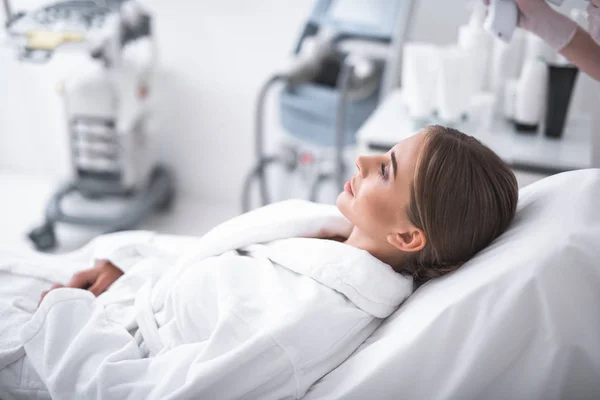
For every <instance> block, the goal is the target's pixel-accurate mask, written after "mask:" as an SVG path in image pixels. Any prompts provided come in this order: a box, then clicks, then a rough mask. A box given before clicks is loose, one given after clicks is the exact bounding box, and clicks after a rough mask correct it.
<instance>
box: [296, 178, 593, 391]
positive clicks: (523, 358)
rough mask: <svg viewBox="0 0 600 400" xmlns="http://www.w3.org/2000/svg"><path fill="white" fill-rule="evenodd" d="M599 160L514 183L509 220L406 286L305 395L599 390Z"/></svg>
mask: <svg viewBox="0 0 600 400" xmlns="http://www.w3.org/2000/svg"><path fill="white" fill-rule="evenodd" d="M599 260H600V170H599V169H594V170H584V171H576V172H568V173H563V174H559V175H555V176H552V177H549V178H546V179H544V180H542V181H539V182H537V183H535V184H532V185H530V186H528V187H526V188H524V189H522V190H521V191H520V200H519V207H518V211H517V215H516V217H515V220H514V222H513V223H512V225H511V226H510V227H509V229H508V230H507V231H506V232H505V233H504V234H503V235H502V236H501V237H499V238H498V239H497V240H496V241H495V242H493V243H492V244H491V245H490V246H489V247H488V248H486V249H485V250H484V251H482V252H481V253H479V254H478V255H477V256H476V257H474V258H473V259H472V260H471V261H469V262H468V263H466V264H465V265H464V266H463V267H462V268H461V269H460V270H458V271H456V272H454V273H452V274H450V275H448V276H446V277H443V278H440V279H437V280H435V281H431V282H429V283H427V284H426V285H424V286H423V287H421V288H420V289H419V290H417V291H416V292H415V293H414V294H413V296H411V297H410V298H409V299H408V300H407V301H406V302H405V303H404V304H403V305H402V306H401V307H400V309H399V310H398V311H396V313H394V314H393V315H392V316H391V317H389V318H388V319H387V320H386V321H385V322H384V323H383V324H382V326H381V327H380V328H379V329H378V330H377V331H376V332H375V333H374V334H373V336H372V337H371V338H369V339H368V340H367V342H365V343H364V344H363V346H361V347H360V349H359V350H357V351H356V352H355V354H354V355H352V356H351V357H350V358H349V359H348V360H346V361H345V362H344V363H343V364H342V365H340V366H339V367H338V368H337V369H336V370H334V371H333V372H331V373H330V374H329V375H327V376H326V377H325V378H323V379H322V380H321V381H320V382H318V383H317V384H316V385H315V386H313V387H312V388H311V390H310V392H309V393H308V394H307V396H306V398H307V399H338V398H343V399H392V398H393V399H461V400H465V399H543V400H551V399H562V398H568V399H578V398H581V399H591V398H596V399H598V398H600V261H599Z"/></svg>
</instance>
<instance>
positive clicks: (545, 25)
mask: <svg viewBox="0 0 600 400" xmlns="http://www.w3.org/2000/svg"><path fill="white" fill-rule="evenodd" d="M596 1H598V0H596ZM516 2H517V5H518V6H519V26H520V27H521V28H523V29H525V30H527V31H529V32H531V33H534V34H536V35H537V36H539V37H540V38H542V39H543V40H544V41H545V42H546V43H548V44H549V45H550V47H552V48H553V49H554V50H556V51H557V52H560V51H561V50H562V49H564V48H565V47H566V46H567V45H568V44H569V42H570V41H571V39H573V36H575V32H576V31H577V23H576V22H575V21H573V20H572V19H570V18H569V17H567V16H565V15H563V14H561V13H559V12H558V11H556V10H554V9H553V8H552V7H550V5H548V3H546V2H545V1H544V0H516Z"/></svg>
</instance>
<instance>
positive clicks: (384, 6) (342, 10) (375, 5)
mask: <svg viewBox="0 0 600 400" xmlns="http://www.w3.org/2000/svg"><path fill="white" fill-rule="evenodd" d="M393 5H394V0H333V2H332V4H331V8H330V18H331V19H333V20H336V21H344V22H346V23H354V24H357V25H369V26H378V25H381V24H382V23H383V22H384V21H387V19H388V18H390V17H391V16H390V15H389V12H390V8H391V7H393Z"/></svg>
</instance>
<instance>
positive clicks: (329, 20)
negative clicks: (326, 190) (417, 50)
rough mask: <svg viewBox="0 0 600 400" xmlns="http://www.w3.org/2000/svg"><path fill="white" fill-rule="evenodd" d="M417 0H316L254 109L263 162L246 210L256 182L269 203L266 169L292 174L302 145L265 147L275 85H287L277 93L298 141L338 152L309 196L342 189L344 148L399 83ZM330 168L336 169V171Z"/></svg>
mask: <svg viewBox="0 0 600 400" xmlns="http://www.w3.org/2000/svg"><path fill="white" fill-rule="evenodd" d="M411 7H412V1H410V0H317V1H316V2H315V4H314V7H313V9H312V12H311V13H310V16H309V18H308V20H307V22H306V24H305V25H304V27H303V30H302V33H301V35H300V37H299V39H298V41H297V43H296V45H295V49H294V57H293V59H292V60H291V63H290V65H289V66H288V67H287V68H284V69H283V70H281V71H278V72H277V73H275V74H274V75H273V76H272V77H271V78H270V79H269V80H268V81H267V82H266V84H265V85H264V86H263V88H262V89H261V91H260V93H259V96H258V105H257V110H256V127H255V135H256V137H255V139H256V156H257V159H258V161H257V165H256V166H255V167H254V168H253V169H252V170H251V171H250V174H249V175H248V177H247V179H246V183H245V185H244V189H243V194H242V209H243V211H248V210H249V209H250V191H251V188H252V186H253V183H255V182H258V184H259V189H260V197H261V201H262V205H265V204H268V203H269V202H270V193H269V189H268V187H267V186H268V185H267V178H266V170H267V168H268V167H269V166H273V165H276V164H279V165H283V166H284V168H285V169H286V170H287V171H289V172H294V171H295V170H297V169H298V167H299V164H300V156H301V155H300V153H301V150H300V149H299V148H297V147H295V146H294V145H291V146H286V148H285V149H283V148H282V149H279V154H276V155H271V156H267V155H265V151H264V148H263V135H264V132H263V121H262V119H263V117H264V115H263V114H264V104H263V103H264V101H265V98H266V95H267V94H268V91H269V89H270V88H271V86H272V85H273V84H275V83H277V82H283V83H284V88H283V90H282V91H281V93H280V96H279V111H280V114H281V122H282V124H283V127H284V128H285V130H286V132H287V133H288V134H289V135H290V136H291V137H292V138H294V139H296V142H298V141H300V142H303V143H306V144H307V145H308V146H310V147H313V148H315V147H317V148H323V149H327V148H330V149H332V150H334V153H335V156H334V158H335V160H332V163H331V164H333V165H334V168H333V171H331V170H329V171H327V170H320V171H318V172H317V174H316V175H315V177H314V180H313V182H312V187H311V190H310V193H311V194H310V200H313V201H315V200H316V197H317V193H318V191H319V188H320V185H321V184H322V183H323V182H325V181H327V180H333V181H334V182H335V184H336V186H337V187H339V190H340V191H341V190H343V186H344V174H345V172H346V171H345V164H344V162H343V152H344V148H345V147H346V146H352V145H354V144H355V143H356V132H357V131H358V129H359V127H360V126H361V125H362V124H363V123H364V122H365V120H366V119H367V118H368V117H369V116H370V115H371V113H372V112H373V111H374V110H375V108H376V107H377V105H378V104H379V99H380V98H381V97H382V96H384V95H385V94H387V92H388V91H389V90H391V89H392V88H393V87H395V86H396V85H397V80H398V78H399V76H400V71H399V68H400V65H401V61H400V57H401V53H402V45H403V43H404V36H405V33H406V27H407V25H408V19H409V16H410V12H411ZM330 169H331V168H330Z"/></svg>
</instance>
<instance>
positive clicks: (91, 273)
mask: <svg viewBox="0 0 600 400" xmlns="http://www.w3.org/2000/svg"><path fill="white" fill-rule="evenodd" d="M121 275H123V271H121V270H120V269H119V268H118V267H117V266H115V265H114V264H113V263H111V262H110V261H108V260H97V261H96V263H95V265H94V267H93V268H90V269H86V270H83V271H81V272H77V273H76V274H75V275H73V277H72V278H71V281H70V282H69V284H68V285H66V286H65V285H61V284H55V285H52V287H51V288H50V289H49V290H46V291H45V292H43V293H42V296H41V298H40V303H41V302H42V300H43V299H44V297H46V295H47V294H48V293H49V292H50V291H52V290H54V289H58V288H61V287H70V288H77V289H85V290H89V291H90V292H92V293H93V294H94V296H99V295H100V294H101V293H104V292H105V291H106V289H108V288H109V287H110V285H112V284H113V283H114V282H115V281H116V280H117V279H119V277H120V276H121ZM38 305H39V304H38Z"/></svg>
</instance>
